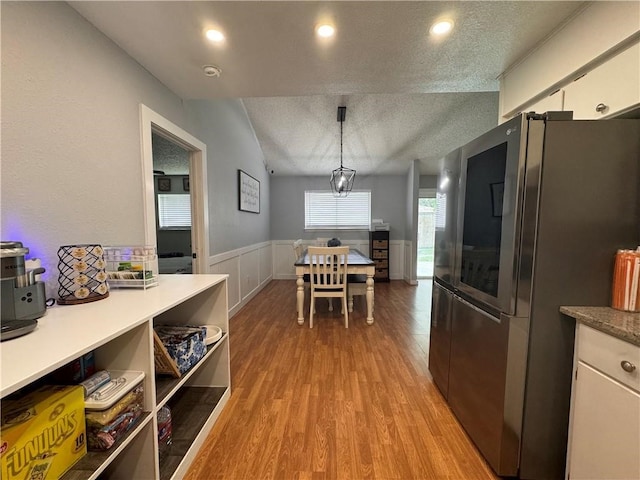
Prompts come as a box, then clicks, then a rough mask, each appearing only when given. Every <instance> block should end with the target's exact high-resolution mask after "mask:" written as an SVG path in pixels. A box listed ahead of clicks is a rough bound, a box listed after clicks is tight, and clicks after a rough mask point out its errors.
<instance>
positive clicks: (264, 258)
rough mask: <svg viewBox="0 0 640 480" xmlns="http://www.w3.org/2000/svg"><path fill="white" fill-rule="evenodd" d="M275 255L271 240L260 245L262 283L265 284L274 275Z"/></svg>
mask: <svg viewBox="0 0 640 480" xmlns="http://www.w3.org/2000/svg"><path fill="white" fill-rule="evenodd" d="M272 265H273V256H272V249H271V242H269V243H268V244H267V245H263V246H262V247H260V285H264V284H266V283H267V281H269V280H271V278H272V277H273V267H272Z"/></svg>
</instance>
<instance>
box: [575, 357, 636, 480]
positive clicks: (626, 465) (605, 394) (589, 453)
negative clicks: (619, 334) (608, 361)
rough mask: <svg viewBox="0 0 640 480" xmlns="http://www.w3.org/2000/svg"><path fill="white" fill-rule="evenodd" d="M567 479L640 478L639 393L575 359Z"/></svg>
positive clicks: (611, 479)
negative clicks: (575, 369) (576, 365)
mask: <svg viewBox="0 0 640 480" xmlns="http://www.w3.org/2000/svg"><path fill="white" fill-rule="evenodd" d="M575 388H576V391H575V397H574V399H575V400H574V405H573V427H572V432H571V447H570V448H571V450H570V452H569V455H570V459H569V472H568V473H569V478H570V480H581V479H585V480H586V479H593V480H596V479H598V480H599V479H604V478H606V479H610V480H613V479H632V478H640V456H639V455H638V452H640V395H639V394H638V393H637V392H635V391H633V390H630V389H629V388H627V387H625V386H624V385H622V384H620V383H618V382H616V381H613V380H611V379H610V378H609V377H607V376H605V375H603V374H602V373H600V372H599V371H597V370H595V369H593V368H591V367H590V366H588V365H586V364H584V363H582V362H578V377H577V379H576V383H575Z"/></svg>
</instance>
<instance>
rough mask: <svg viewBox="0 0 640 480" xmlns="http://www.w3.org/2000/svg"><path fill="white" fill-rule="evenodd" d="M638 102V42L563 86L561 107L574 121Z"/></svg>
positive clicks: (611, 112)
mask: <svg viewBox="0 0 640 480" xmlns="http://www.w3.org/2000/svg"><path fill="white" fill-rule="evenodd" d="M639 104H640V44H638V43H636V44H635V45H633V46H631V47H629V48H627V49H626V50H623V51H622V52H620V53H619V54H617V55H616V56H614V57H613V58H611V59H610V60H608V61H606V62H605V63H603V64H602V65H600V66H598V67H596V68H594V69H593V70H591V71H589V72H588V73H587V74H586V75H584V76H583V77H580V78H578V79H577V80H576V81H574V82H573V83H570V84H568V85H566V86H565V87H564V109H565V110H571V111H573V118H574V119H577V120H597V119H600V118H605V117H610V116H613V115H615V114H617V113H620V112H623V111H625V110H628V109H629V108H631V107H634V106H637V105H639Z"/></svg>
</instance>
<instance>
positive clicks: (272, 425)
mask: <svg viewBox="0 0 640 480" xmlns="http://www.w3.org/2000/svg"><path fill="white" fill-rule="evenodd" d="M295 289H296V286H295V282H294V281H293V280H292V281H288V280H278V281H272V282H271V283H269V285H267V286H266V287H265V288H264V289H263V290H262V291H261V292H260V293H259V294H258V295H257V296H256V297H255V298H254V299H252V300H251V302H249V303H248V304H247V305H246V306H245V307H244V308H243V309H242V310H241V311H240V312H238V313H237V314H236V315H235V316H234V317H233V318H231V320H230V328H229V330H230V348H231V373H232V375H231V377H232V380H231V392H232V394H231V399H230V400H229V403H228V404H227V406H226V408H225V410H224V411H223V412H222V414H221V416H220V418H219V420H218V422H217V423H216V425H215V427H214V428H213V430H212V431H211V433H210V435H209V437H208V438H207V440H206V442H205V446H204V447H203V448H202V449H201V451H200V453H199V455H198V458H197V459H196V460H195V461H194V463H193V464H192V466H191V469H190V470H189V472H188V474H187V476H186V480H204V479H233V480H240V479H247V480H249V479H252V480H253V479H255V480H257V479H283V480H288V479H301V480H304V479H313V480H315V479H385V480H386V479H402V480H409V479H425V480H426V479H455V480H462V479H469V480H472V479H473V480H474V479H478V480H479V479H493V480H495V479H497V478H498V477H496V476H495V475H494V474H493V473H492V471H491V469H490V468H489V467H488V465H487V464H486V463H485V461H484V460H483V458H482V457H481V456H480V454H479V453H478V452H477V450H476V449H475V447H474V446H473V444H472V443H471V440H469V438H468V437H467V435H466V434H465V432H464V430H463V429H462V427H461V426H460V425H459V424H458V422H457V420H456V419H455V417H454V416H453V414H452V413H451V411H450V410H449V408H448V406H447V405H446V403H445V401H444V399H443V397H442V396H441V394H440V392H439V391H438V389H437V387H436V386H435V385H434V383H433V381H432V379H431V375H430V374H429V370H428V368H427V360H428V346H429V316H430V305H431V282H430V281H429V280H423V281H420V284H419V286H417V287H416V286H410V285H407V284H406V283H404V282H401V281H392V282H390V283H378V284H376V286H375V295H376V298H375V311H374V318H375V323H374V324H373V325H370V326H369V325H366V323H365V318H366V305H365V298H364V297H363V296H360V297H355V306H354V312H353V313H352V314H350V316H349V317H350V318H349V328H348V329H345V328H344V325H343V319H342V317H341V315H340V307H339V306H338V302H336V307H337V308H335V309H334V311H333V312H328V309H327V303H326V301H325V300H324V299H321V300H319V301H318V306H317V309H316V311H317V313H316V316H315V318H314V327H313V329H309V322H308V318H309V313H308V311H307V312H306V313H305V319H306V322H305V324H304V325H302V326H300V325H298V324H297V322H296V310H295V309H296V306H295ZM308 302H309V300H308V294H307V297H306V298H305V308H307V309H308Z"/></svg>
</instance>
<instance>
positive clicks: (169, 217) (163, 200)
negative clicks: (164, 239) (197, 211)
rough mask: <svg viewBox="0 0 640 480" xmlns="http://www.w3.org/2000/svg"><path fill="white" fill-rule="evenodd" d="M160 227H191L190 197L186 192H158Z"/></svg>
mask: <svg viewBox="0 0 640 480" xmlns="http://www.w3.org/2000/svg"><path fill="white" fill-rule="evenodd" d="M158 222H159V224H160V228H189V227H191V198H190V196H189V194H188V193H177V194H176V193H173V194H162V193H161V194H158Z"/></svg>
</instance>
